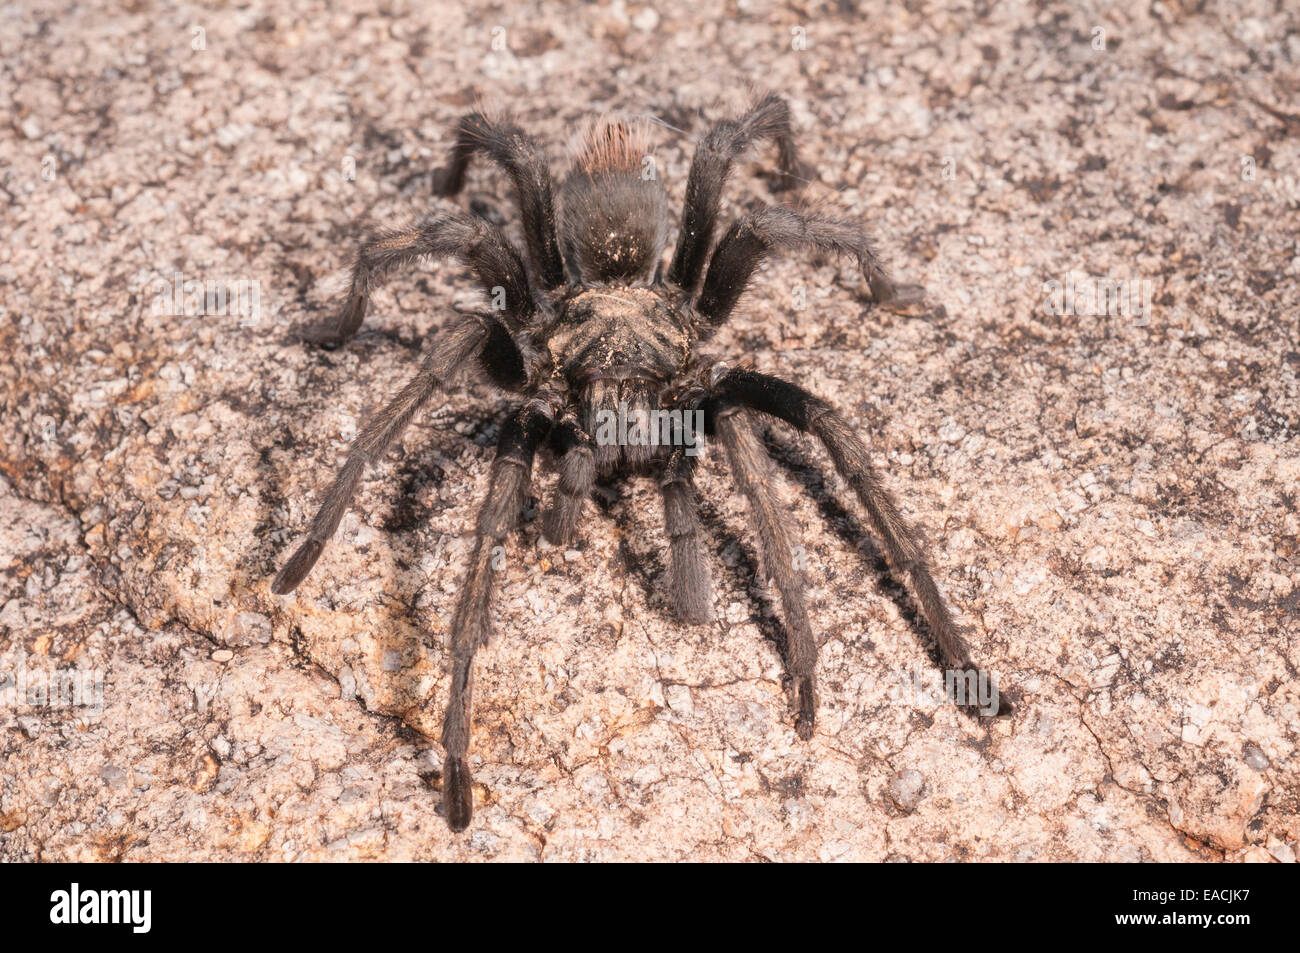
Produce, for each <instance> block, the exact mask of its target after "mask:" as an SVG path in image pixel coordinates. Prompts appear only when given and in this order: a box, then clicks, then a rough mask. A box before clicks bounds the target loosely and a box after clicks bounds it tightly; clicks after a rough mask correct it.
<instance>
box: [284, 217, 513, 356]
mask: <svg viewBox="0 0 1300 953" xmlns="http://www.w3.org/2000/svg"><path fill="white" fill-rule="evenodd" d="M425 257H434V258H445V257H455V258H458V259H460V260H461V261H463V262H464V263H465V264H466V265H468V266H469V267H470V268H471V269H472V270H473V271H474V274H475V277H477V278H478V280H479V282H480V284H481V285H482V287H483V290H484V291H485V292H486V293H487V294H488V295H489V296H490V297H491V298H492V299H493V305H494V307H498V310H497V312H496V313H497V314H499V315H500V316H501V318H502V319H503V321H504V323H505V325H506V326H507V327H508V328H510V329H512V330H513V329H518V328H520V327H522V326H523V325H525V324H526V323H527V322H528V321H529V319H530V318H531V317H532V315H533V312H534V310H535V306H534V303H533V297H532V292H531V291H529V288H528V275H527V273H526V272H525V271H524V263H523V260H522V259H521V258H520V257H519V252H517V251H516V250H515V249H514V246H512V245H511V244H510V242H509V241H508V240H507V239H506V236H505V234H504V233H503V232H502V231H501V229H499V228H497V227H496V226H495V225H492V224H490V223H488V222H485V221H484V220H483V219H481V218H478V217H477V216H473V215H466V214H464V213H463V212H438V213H436V214H434V215H431V216H429V217H428V218H426V219H424V220H423V221H422V222H420V223H419V224H418V225H416V226H414V227H413V228H406V229H395V230H390V231H386V232H382V233H380V234H378V235H377V236H375V237H374V238H372V239H371V240H369V241H367V242H365V243H364V244H363V245H362V246H361V249H360V250H359V251H358V252H357V258H356V261H355V262H354V263H353V266H352V284H351V288H350V290H349V292H348V299H347V302H346V303H345V304H344V305H343V310H342V311H341V312H340V313H339V316H338V318H337V319H336V320H335V321H333V322H326V323H324V324H321V325H317V326H315V327H310V328H307V329H306V330H304V332H303V339H304V340H306V341H308V342H310V343H313V344H321V345H324V346H327V347H332V346H337V345H339V344H341V343H343V342H344V341H346V340H347V339H348V338H350V337H352V335H354V334H356V332H357V329H358V328H360V327H361V322H362V321H363V320H364V319H365V316H366V308H367V307H368V306H369V303H370V293H371V292H372V291H373V290H374V289H375V288H376V287H377V286H378V284H379V282H380V280H381V279H382V278H383V276H384V275H385V273H387V272H388V271H389V270H390V269H392V268H395V267H397V266H399V265H405V264H409V263H410V262H413V261H416V260H417V259H419V258H425ZM498 289H499V290H498Z"/></svg>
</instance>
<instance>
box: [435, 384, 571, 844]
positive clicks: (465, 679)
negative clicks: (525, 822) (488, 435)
mask: <svg viewBox="0 0 1300 953" xmlns="http://www.w3.org/2000/svg"><path fill="white" fill-rule="evenodd" d="M550 426H551V417H550V415H549V412H547V411H544V410H542V409H539V406H538V404H537V402H530V403H529V404H527V405H525V406H524V407H523V408H522V409H521V410H519V411H518V412H517V413H516V414H515V415H514V416H513V417H511V419H510V421H509V422H508V423H507V424H506V425H505V427H503V428H502V430H501V437H500V439H499V440H498V442H497V455H496V460H495V461H493V463H492V478H491V484H490V486H489V488H488V493H487V497H486V498H485V499H484V500H483V504H482V506H481V508H480V509H479V513H478V524H477V537H478V538H477V539H476V540H475V543H474V552H473V555H472V556H471V557H470V567H469V573H468V575H467V577H466V579H465V581H464V583H463V584H462V587H461V595H460V600H459V601H458V602H457V604H456V614H455V616H454V617H453V619H452V624H451V657H452V671H451V696H450V698H449V699H448V701H447V712H446V716H445V717H444V720H443V727H442V746H443V748H444V749H446V752H447V760H446V764H445V767H444V771H443V782H442V784H443V787H442V800H443V806H444V809H445V811H446V815H447V823H448V825H450V827H451V829H452V830H453V831H463V830H464V829H465V828H466V827H468V826H469V822H470V818H471V817H472V816H473V813H474V795H473V790H472V786H473V778H472V777H471V776H470V771H469V767H468V765H467V764H466V763H465V759H466V756H467V755H468V753H469V733H470V703H471V698H472V694H473V666H474V653H475V652H476V651H477V650H478V648H479V647H480V646H482V645H485V644H487V641H488V638H489V636H490V635H491V608H492V593H493V589H494V584H493V575H494V574H495V572H496V571H497V569H498V568H500V562H501V559H502V557H503V555H504V552H505V551H504V549H503V548H502V547H503V544H504V542H505V538H506V535H507V534H508V533H509V532H510V530H511V529H512V528H513V527H514V526H515V524H516V522H517V521H518V519H519V511H520V509H521V508H522V506H523V500H524V493H525V491H526V490H527V489H528V483H529V476H530V474H531V472H532V467H533V456H534V454H535V453H536V450H537V444H538V441H539V440H541V438H542V437H543V436H545V434H546V431H547V430H548V429H549V428H550Z"/></svg>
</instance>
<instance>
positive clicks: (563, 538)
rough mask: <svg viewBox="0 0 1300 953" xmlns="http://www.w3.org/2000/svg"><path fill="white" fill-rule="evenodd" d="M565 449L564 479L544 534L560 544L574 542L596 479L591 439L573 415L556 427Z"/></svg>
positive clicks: (563, 460)
mask: <svg viewBox="0 0 1300 953" xmlns="http://www.w3.org/2000/svg"><path fill="white" fill-rule="evenodd" d="M556 436H557V438H558V442H559V448H560V452H561V454H562V455H561V457H560V462H559V471H560V479H559V481H558V482H557V483H556V485H555V496H554V498H553V499H552V500H551V507H550V509H549V510H547V511H546V516H545V518H544V520H543V525H542V535H544V536H545V537H546V538H547V540H549V541H550V542H552V543H555V544H556V545H564V544H565V543H568V542H571V541H572V540H573V538H574V536H575V535H576V533H577V530H578V521H579V520H580V519H581V518H582V508H583V506H584V505H585V504H586V502H587V498H588V497H589V496H591V488H592V486H593V485H594V484H595V482H596V457H595V454H594V453H592V449H591V438H590V437H589V436H587V434H586V433H585V432H584V431H583V430H582V428H580V427H579V426H578V422H577V420H576V419H574V418H573V417H565V418H564V419H563V420H561V421H560V423H559V424H558V425H557V426H556Z"/></svg>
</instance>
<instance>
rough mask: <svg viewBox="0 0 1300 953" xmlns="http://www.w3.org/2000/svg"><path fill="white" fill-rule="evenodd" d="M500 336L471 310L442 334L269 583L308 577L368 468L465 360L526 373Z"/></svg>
mask: <svg viewBox="0 0 1300 953" xmlns="http://www.w3.org/2000/svg"><path fill="white" fill-rule="evenodd" d="M502 336H505V341H506V342H509V337H508V335H507V332H505V330H504V328H502V326H501V325H500V324H497V323H496V322H495V321H494V320H492V319H490V318H483V317H480V316H470V317H468V318H465V319H464V320H462V321H461V322H460V323H459V324H457V325H455V326H454V327H452V328H451V329H450V330H448V331H447V332H446V333H445V334H444V335H442V336H441V337H440V338H438V340H437V341H436V342H435V343H434V345H433V347H432V349H431V351H430V353H429V354H428V356H427V357H425V359H424V361H423V363H422V364H421V366H420V370H419V371H418V372H416V374H415V376H414V377H413V378H411V380H410V381H408V382H407V384H406V386H405V387H403V388H402V389H401V390H400V391H399V392H398V393H397V396H395V397H394V398H393V399H392V400H391V401H389V402H388V404H387V405H385V406H384V407H383V409H381V410H380V411H379V412H378V413H377V414H375V415H374V416H373V417H372V418H371V419H370V420H368V421H367V422H366V425H365V426H364V427H363V428H362V429H361V432H360V433H359V434H357V438H356V439H355V440H354V441H353V442H352V446H351V447H350V448H349V449H348V459H347V462H346V463H344V464H343V468H342V469H341V470H339V472H338V474H337V475H336V476H335V477H334V482H333V483H332V484H331V486H330V488H329V490H328V491H327V492H326V494H325V501H324V502H323V503H322V504H321V506H320V509H319V510H318V511H317V513H316V518H315V519H313V520H312V523H311V529H310V530H309V532H308V535H307V539H306V540H304V541H303V543H302V544H301V545H300V546H299V547H298V549H297V551H296V552H295V553H294V554H293V556H292V557H290V559H289V561H288V562H287V563H285V564H284V567H283V568H282V569H281V570H280V571H279V573H277V574H276V577H275V581H274V582H272V583H271V591H272V592H273V593H275V594H276V595H285V594H286V593H289V592H292V591H293V590H294V589H295V588H297V586H298V584H299V583H301V582H302V581H303V579H305V578H306V576H307V574H308V573H309V572H311V568H312V567H313V566H314V565H316V560H317V559H319V558H320V554H321V553H322V552H323V551H324V548H325V543H326V542H328V541H329V539H330V537H331V536H333V535H334V532H335V530H337V529H338V526H339V521H340V520H341V519H343V514H344V513H345V512H346V511H347V508H348V506H349V505H350V504H351V502H352V497H353V496H354V495H355V494H356V490H357V485H358V484H359V483H360V482H361V477H362V475H363V474H364V473H365V470H366V468H367V467H368V466H370V464H372V463H374V462H375V461H377V460H378V459H380V457H382V456H383V454H384V451H385V450H387V449H388V447H389V445H390V444H392V442H393V441H394V440H396V439H397V438H398V437H399V436H400V435H401V434H402V431H404V430H405V429H406V426H407V424H409V423H410V422H411V419H412V418H413V417H414V416H415V413H416V411H418V410H419V409H420V407H422V406H423V405H424V404H425V403H426V402H427V401H428V400H429V398H430V397H432V396H433V394H434V392H435V391H437V390H438V389H439V388H440V387H442V386H444V385H445V384H446V383H448V382H449V381H450V380H451V379H452V378H454V377H455V375H456V373H457V372H458V371H459V370H461V369H462V368H463V367H464V365H465V363H466V362H467V361H469V360H470V359H472V358H473V357H474V356H475V355H476V354H477V355H479V358H480V360H481V361H482V363H483V364H484V365H485V368H486V369H487V370H488V371H489V373H490V374H491V376H492V377H493V378H494V379H495V380H496V381H497V382H498V383H499V384H503V385H504V384H506V383H508V382H509V381H511V380H519V378H518V377H517V376H514V375H518V374H521V373H522V371H521V370H520V369H521V368H522V361H521V360H520V359H519V357H518V354H517V352H516V354H515V355H514V358H513V359H511V357H510V355H508V354H506V353H504V347H502V342H501V341H500V338H501V337H502ZM493 340H496V341H497V344H498V348H499V349H500V350H499V352H498V353H497V354H494V355H488V354H487V353H485V352H484V350H483V349H484V346H485V344H488V343H490V342H492V341H493Z"/></svg>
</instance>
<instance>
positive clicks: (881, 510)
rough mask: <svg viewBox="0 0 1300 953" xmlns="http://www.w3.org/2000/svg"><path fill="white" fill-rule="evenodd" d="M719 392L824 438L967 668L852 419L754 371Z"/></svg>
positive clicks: (952, 664) (911, 536)
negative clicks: (852, 424)
mask: <svg viewBox="0 0 1300 953" xmlns="http://www.w3.org/2000/svg"><path fill="white" fill-rule="evenodd" d="M716 393H717V395H718V396H717V398H716V399H717V400H718V401H719V402H720V404H721V405H723V406H725V405H728V404H730V405H740V406H744V407H749V408H752V409H754V410H758V411H761V412H762V413H765V414H770V415H771V416H773V417H776V418H779V419H780V420H784V421H785V422H786V423H789V424H792V425H793V426H795V427H797V428H799V429H800V430H802V431H805V432H807V433H811V434H814V435H816V436H817V438H818V439H819V440H821V442H822V444H823V445H824V446H825V447H826V450H827V452H828V453H829V454H830V457H831V460H832V462H833V463H834V464H835V469H836V470H837V471H839V474H840V476H841V477H843V478H844V480H845V482H847V483H848V484H849V485H850V486H851V487H852V488H853V491H854V493H856V494H857V496H858V499H859V500H860V501H861V502H862V506H863V507H864V508H865V509H866V511H867V520H868V523H869V524H870V526H871V530H872V532H873V533H874V534H875V536H876V538H877V539H878V540H879V541H880V543H881V544H882V547H883V549H884V553H885V557H886V558H887V559H888V560H889V563H890V565H891V566H892V567H893V568H894V570H895V571H896V572H901V573H906V574H907V576H908V578H909V579H910V581H911V584H912V594H913V595H914V596H915V598H916V601H917V605H918V606H919V607H920V610H921V614H922V615H923V616H924V617H925V621H926V622H927V623H928V624H929V626H930V631H931V632H932V633H933V634H934V637H935V640H936V642H937V643H938V646H939V656H940V660H941V662H942V664H943V665H944V666H945V667H946V668H948V669H955V670H958V671H960V672H967V671H969V670H970V669H971V659H970V650H969V648H968V647H967V645H966V640H965V638H964V636H963V634H962V631H961V629H960V628H958V626H957V624H956V623H955V622H954V621H953V618H952V615H951V614H950V613H949V611H948V606H947V605H946V604H945V603H944V601H943V597H942V596H941V595H940V594H939V588H938V586H936V585H935V582H934V577H933V575H932V574H931V572H930V566H929V562H928V560H927V559H926V557H925V552H924V550H922V548H921V543H920V540H919V539H918V537H917V535H916V532H915V530H913V529H912V527H911V526H910V525H909V524H908V522H907V520H906V519H904V517H903V514H902V513H900V512H899V511H898V504H897V503H895V502H894V497H893V495H892V494H891V493H890V492H889V490H887V489H886V488H885V486H884V484H883V483H882V482H881V480H880V477H879V476H878V475H877V473H876V471H875V468H874V467H872V465H871V458H870V453H869V451H868V450H867V447H866V445H865V444H864V443H863V442H862V440H861V439H859V437H858V436H857V434H855V433H854V432H853V428H852V427H850V426H849V423H848V421H846V420H845V419H844V418H843V417H841V416H840V415H839V414H838V413H836V412H835V410H834V409H832V408H831V406H830V404H828V403H827V402H826V401H824V400H822V399H821V398H820V397H816V396H814V395H813V394H810V393H809V392H808V391H806V390H804V389H803V388H802V387H799V386H798V385H796V384H791V383H789V382H788V381H783V380H781V379H780V378H777V377H771V376H769V375H767V374H759V373H757V372H756V371H750V370H734V371H730V372H729V373H727V374H725V375H724V376H723V377H722V378H721V379H720V380H719V381H718V384H717V391H716ZM1010 708H1011V703H1010V700H1009V699H1008V698H1007V697H1005V693H1004V694H1003V697H1002V698H1001V711H1002V713H1005V712H1007V711H1009V710H1010Z"/></svg>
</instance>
